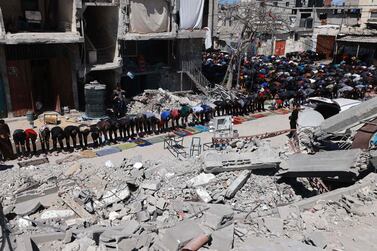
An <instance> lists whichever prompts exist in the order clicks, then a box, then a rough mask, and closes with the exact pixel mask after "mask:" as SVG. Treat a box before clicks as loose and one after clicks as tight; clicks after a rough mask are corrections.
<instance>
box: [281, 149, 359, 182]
mask: <svg viewBox="0 0 377 251" xmlns="http://www.w3.org/2000/svg"><path fill="white" fill-rule="evenodd" d="M362 154H363V151H362V150H361V149H352V150H345V151H328V152H319V153H317V154H314V155H307V154H294V155H291V156H289V158H288V159H287V160H285V161H283V162H282V163H281V165H280V167H281V168H282V169H283V171H281V172H280V173H279V175H281V176H285V177H335V176H353V177H356V176H357V175H358V174H359V172H360V169H359V168H357V167H358V166H359V160H360V159H361V156H362Z"/></svg>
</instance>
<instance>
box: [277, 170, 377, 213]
mask: <svg viewBox="0 0 377 251" xmlns="http://www.w3.org/2000/svg"><path fill="white" fill-rule="evenodd" d="M376 182H377V174H375V173H370V174H368V176H366V177H365V178H364V179H362V180H360V181H358V182H357V183H356V184H354V185H352V186H349V187H343V188H339V189H335V190H333V191H330V192H327V193H323V194H320V195H317V196H313V197H310V198H307V199H303V200H301V201H298V202H294V203H292V204H290V205H287V206H283V207H279V213H280V215H282V213H283V212H285V211H286V210H288V207H297V208H298V209H299V210H300V211H305V210H309V209H311V208H313V206H314V205H315V204H316V203H318V202H319V201H322V202H323V201H324V202H327V201H338V200H340V199H341V198H342V196H345V195H352V194H355V193H358V192H359V191H363V190H365V189H366V188H370V189H374V188H373V187H375V185H376Z"/></svg>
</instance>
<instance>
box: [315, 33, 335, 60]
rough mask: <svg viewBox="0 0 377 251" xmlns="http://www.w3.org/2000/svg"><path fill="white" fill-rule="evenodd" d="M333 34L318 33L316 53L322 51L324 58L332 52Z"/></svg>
mask: <svg viewBox="0 0 377 251" xmlns="http://www.w3.org/2000/svg"><path fill="white" fill-rule="evenodd" d="M334 45H335V36H326V35H318V37H317V53H323V54H324V55H325V56H326V58H331V57H332V56H333V54H334Z"/></svg>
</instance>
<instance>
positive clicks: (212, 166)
mask: <svg viewBox="0 0 377 251" xmlns="http://www.w3.org/2000/svg"><path fill="white" fill-rule="evenodd" d="M203 160H204V171H205V172H207V173H220V172H228V171H239V170H257V169H275V168H277V166H278V164H279V163H280V162H281V159H280V158H279V157H277V156H274V155H269V154H268V153H264V154H261V153H255V152H252V153H242V154H238V153H233V152H230V153H218V152H215V151H208V152H205V153H204V155H203Z"/></svg>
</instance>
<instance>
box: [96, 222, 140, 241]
mask: <svg viewBox="0 0 377 251" xmlns="http://www.w3.org/2000/svg"><path fill="white" fill-rule="evenodd" d="M139 228H140V224H139V223H138V222H137V221H136V220H131V221H128V222H126V223H124V224H123V225H121V226H117V227H116V228H113V229H108V230H105V231H104V232H103V233H102V234H101V235H100V241H102V242H104V243H108V242H112V241H116V242H119V241H120V240H122V239H125V238H128V237H129V236H131V235H132V234H134V233H136V231H137V230H139Z"/></svg>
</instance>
